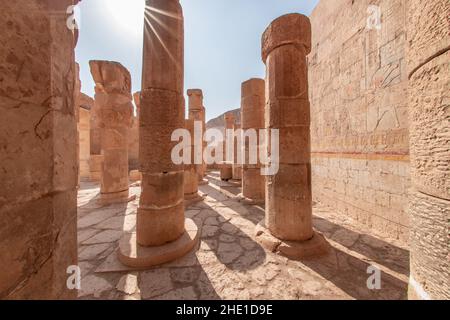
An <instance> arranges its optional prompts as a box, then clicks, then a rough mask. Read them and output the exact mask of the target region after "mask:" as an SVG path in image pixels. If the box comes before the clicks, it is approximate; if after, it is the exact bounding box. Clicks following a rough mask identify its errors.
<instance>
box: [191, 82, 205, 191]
mask: <svg viewBox="0 0 450 320" xmlns="http://www.w3.org/2000/svg"><path fill="white" fill-rule="evenodd" d="M187 95H188V97H189V119H191V120H194V121H199V122H201V123H202V131H201V137H202V141H201V143H202V162H203V163H202V164H201V165H197V174H198V183H199V185H204V184H207V183H208V181H207V180H206V179H204V177H205V174H206V162H205V161H204V159H203V153H204V151H205V148H206V142H205V141H204V139H203V136H204V134H205V131H206V112H205V107H204V106H203V91H202V90H201V89H189V90H188V91H187Z"/></svg>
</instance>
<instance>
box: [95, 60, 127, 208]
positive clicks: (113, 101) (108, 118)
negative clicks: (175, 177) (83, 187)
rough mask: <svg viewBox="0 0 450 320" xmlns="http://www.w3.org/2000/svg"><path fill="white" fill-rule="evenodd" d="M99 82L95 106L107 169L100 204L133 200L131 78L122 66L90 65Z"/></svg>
mask: <svg viewBox="0 0 450 320" xmlns="http://www.w3.org/2000/svg"><path fill="white" fill-rule="evenodd" d="M89 65H90V67H91V73H92V76H93V78H94V81H95V104H96V105H97V107H98V112H99V117H100V128H101V145H102V152H103V165H102V175H101V186H100V200H101V201H102V202H104V203H116V202H123V201H128V200H130V198H129V183H128V130H129V128H130V126H131V116H132V110H133V105H132V103H131V99H132V97H131V76H130V73H129V72H128V70H127V69H125V67H123V66H122V65H121V64H120V63H118V62H111V61H90V62H89Z"/></svg>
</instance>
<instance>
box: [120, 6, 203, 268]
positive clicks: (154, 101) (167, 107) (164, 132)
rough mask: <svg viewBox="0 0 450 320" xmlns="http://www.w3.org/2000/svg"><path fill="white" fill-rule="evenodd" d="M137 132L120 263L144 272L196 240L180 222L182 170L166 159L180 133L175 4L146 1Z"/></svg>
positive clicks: (189, 224) (180, 28)
mask: <svg viewBox="0 0 450 320" xmlns="http://www.w3.org/2000/svg"><path fill="white" fill-rule="evenodd" d="M146 5H147V8H152V9H146V10H151V14H150V12H146V13H145V27H144V30H145V31H144V57H143V74H142V91H141V112H140V117H139V120H140V131H139V154H140V158H139V162H140V164H139V165H140V170H141V172H142V185H141V187H142V192H141V198H140V203H139V208H138V212H137V226H136V229H137V234H125V235H124V237H123V238H122V239H121V241H120V250H119V259H120V261H122V263H124V264H126V265H129V266H133V267H141V268H142V267H149V266H152V265H156V264H161V263H164V262H167V261H170V260H173V259H176V258H178V257H180V256H182V255H184V254H186V253H187V252H189V251H190V250H191V249H192V248H193V247H194V246H195V243H196V241H197V240H198V237H197V236H198V229H197V226H196V225H195V223H194V222H193V221H192V220H190V219H185V217H184V192H183V189H184V188H183V183H184V170H183V165H182V164H181V165H178V164H175V163H174V161H173V160H172V158H171V153H172V149H173V148H174V147H175V146H176V144H177V142H175V141H171V135H172V133H173V132H174V130H176V129H181V128H184V114H185V112H184V97H183V81H184V74H183V72H184V65H183V60H184V22H183V12H182V8H181V5H180V3H179V0H147V1H146Z"/></svg>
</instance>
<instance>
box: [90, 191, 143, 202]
mask: <svg viewBox="0 0 450 320" xmlns="http://www.w3.org/2000/svg"><path fill="white" fill-rule="evenodd" d="M133 200H136V195H135V194H133V195H131V196H130V194H129V190H126V191H122V192H116V193H101V194H100V199H99V200H98V201H99V203H100V204H102V205H108V204H116V203H126V202H130V201H133Z"/></svg>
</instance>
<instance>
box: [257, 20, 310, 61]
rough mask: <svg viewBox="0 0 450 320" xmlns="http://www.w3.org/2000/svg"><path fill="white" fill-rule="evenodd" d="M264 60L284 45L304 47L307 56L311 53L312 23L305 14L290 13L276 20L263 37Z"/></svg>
mask: <svg viewBox="0 0 450 320" xmlns="http://www.w3.org/2000/svg"><path fill="white" fill-rule="evenodd" d="M261 42H262V60H263V62H264V63H266V60H267V57H268V56H269V54H270V53H271V52H272V51H273V50H275V49H276V48H278V47H281V46H284V45H289V44H291V45H295V46H303V47H304V48H305V51H306V54H309V53H310V52H311V22H310V21H309V18H308V17H307V16H305V15H303V14H299V13H290V14H286V15H284V16H281V17H279V18H277V19H275V20H274V21H273V22H272V23H271V24H270V25H269V26H268V27H267V29H266V31H264V34H263V36H262V41H261Z"/></svg>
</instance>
